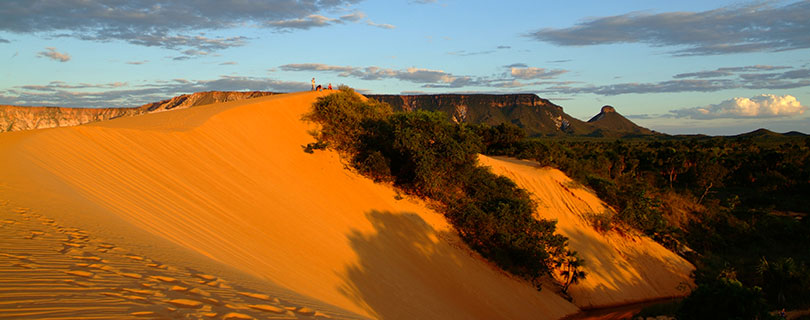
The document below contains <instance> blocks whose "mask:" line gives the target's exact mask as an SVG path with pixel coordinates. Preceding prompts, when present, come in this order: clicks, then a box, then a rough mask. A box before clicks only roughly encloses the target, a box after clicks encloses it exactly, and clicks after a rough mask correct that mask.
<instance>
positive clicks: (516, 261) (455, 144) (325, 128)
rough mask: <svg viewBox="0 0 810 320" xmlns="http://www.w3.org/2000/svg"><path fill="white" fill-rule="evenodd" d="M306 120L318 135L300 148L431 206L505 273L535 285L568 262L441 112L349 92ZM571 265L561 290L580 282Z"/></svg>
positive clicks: (561, 244)
mask: <svg viewBox="0 0 810 320" xmlns="http://www.w3.org/2000/svg"><path fill="white" fill-rule="evenodd" d="M306 118H307V119H308V120H311V121H315V122H318V123H320V124H321V125H322V129H321V131H320V132H319V133H317V135H316V140H317V141H316V142H315V143H312V144H310V145H308V146H306V148H305V150H308V151H310V152H311V151H313V150H315V149H323V148H332V149H335V150H338V151H340V152H341V153H343V155H344V156H345V157H346V158H348V159H349V160H350V163H351V166H352V167H354V168H355V169H356V170H357V171H358V172H360V173H362V174H364V175H366V176H368V177H371V178H373V179H374V180H376V181H386V182H391V183H393V184H394V185H395V186H396V187H397V188H399V190H401V191H402V192H404V193H407V194H411V195H416V196H419V197H423V198H426V199H430V200H433V201H434V202H435V203H437V204H438V207H439V209H440V210H441V211H443V212H444V214H445V215H446V216H447V217H448V219H449V220H450V221H451V222H452V224H453V225H454V226H455V228H456V229H457V230H458V232H459V234H460V235H461V238H462V239H464V241H465V242H466V243H467V244H469V246H470V247H471V248H472V249H474V250H475V251H477V252H479V253H480V254H481V255H482V256H484V257H485V258H487V259H489V260H490V261H493V262H494V263H496V264H497V265H498V266H500V267H501V268H503V269H504V270H506V271H508V272H510V273H512V274H515V275H518V276H521V277H523V278H525V279H528V280H530V281H532V282H533V283H535V284H536V285H537V284H538V283H539V282H537V280H538V278H539V277H541V276H543V275H546V274H548V273H549V272H551V268H552V267H553V266H554V265H555V264H558V261H569V260H570V259H569V260H561V259H565V258H566V257H569V258H570V257H571V255H569V254H568V253H567V250H566V241H567V239H566V238H565V237H563V236H561V235H557V234H554V231H555V222H551V221H545V220H537V219H535V218H534V217H533V213H534V208H535V204H534V203H533V201H532V200H531V198H530V197H529V194H528V193H527V192H526V191H525V190H523V189H520V188H518V187H517V186H516V185H515V183H513V182H512V181H511V180H509V179H507V178H504V177H500V176H497V175H495V174H493V173H491V172H490V171H488V170H487V169H485V168H482V167H479V166H477V165H476V159H477V154H478V153H479V152H481V151H482V140H481V137H479V136H478V134H477V133H476V131H475V130H473V129H472V128H471V127H469V126H467V125H464V124H460V125H459V124H454V123H451V122H449V121H448V120H447V119H446V117H445V116H444V115H443V114H441V113H438V112H428V111H414V112H396V113H395V112H392V111H391V108H390V106H388V105H386V104H382V103H379V102H376V101H374V100H367V101H363V100H362V99H361V98H360V97H359V96H358V95H357V94H355V93H354V91H352V90H351V89H348V88H342V90H341V91H339V92H338V93H335V94H332V95H329V96H326V97H323V98H321V99H319V100H318V101H317V102H316V103H315V105H314V110H313V112H312V113H311V114H309V115H308V116H307V117H306ZM574 257H575V256H574ZM572 261H573V262H574V263H573V264H571V263H569V264H567V265H566V266H567V269H566V270H567V272H569V274H571V277H569V280H567V281H566V282H567V284H566V289H567V287H568V286H569V285H571V284H572V283H576V280H577V279H580V278H582V277H584V276H585V274H584V272H582V270H581V267H582V263H581V260H578V259H574V260H572ZM538 289H539V285H538Z"/></svg>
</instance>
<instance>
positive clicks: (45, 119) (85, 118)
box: [0, 91, 274, 132]
mask: <svg viewBox="0 0 810 320" xmlns="http://www.w3.org/2000/svg"><path fill="white" fill-rule="evenodd" d="M272 94H274V93H272V92H261V91H250V92H222V91H209V92H197V93H193V94H184V95H180V96H177V97H174V98H171V99H167V100H163V101H160V102H154V103H148V104H145V105H143V106H140V107H136V108H61V107H21V106H7V105H5V106H0V132H7V131H22V130H33V129H43V128H54V127H67V126H76V125H80V124H85V123H90V122H96V121H104V120H110V119H115V118H120V117H128V116H135V115H139V114H144V113H152V112H161V111H167V110H173V109H184V108H189V107H194V106H200V105H206V104H212V103H217V102H227V101H235V100H244V99H250V98H256V97H262V96H267V95H272Z"/></svg>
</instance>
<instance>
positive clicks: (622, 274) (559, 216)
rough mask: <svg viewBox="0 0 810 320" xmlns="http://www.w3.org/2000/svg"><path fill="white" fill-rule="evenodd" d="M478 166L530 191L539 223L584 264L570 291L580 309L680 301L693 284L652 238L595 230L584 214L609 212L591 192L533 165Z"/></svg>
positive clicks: (495, 162) (492, 162) (499, 162)
mask: <svg viewBox="0 0 810 320" xmlns="http://www.w3.org/2000/svg"><path fill="white" fill-rule="evenodd" d="M479 162H480V163H481V164H482V165H485V166H488V167H490V168H492V170H493V172H495V173H497V174H500V175H503V176H506V177H508V178H510V179H512V180H513V181H515V183H517V185H518V186H520V187H521V188H524V189H526V190H528V191H529V192H531V193H532V194H533V196H534V199H535V201H536V202H537V212H538V215H539V217H540V218H543V219H549V220H556V221H557V231H558V232H559V233H560V234H562V235H565V236H566V237H568V238H569V241H570V243H569V248H570V249H572V250H575V251H577V252H578V253H579V256H580V257H582V258H584V259H585V261H586V267H585V271H586V272H588V275H587V277H586V278H585V279H584V280H583V281H581V282H580V283H579V284H576V285H574V286H572V287H571V289H570V290H569V291H570V294H571V296H572V297H573V298H574V300H573V302H574V304H576V305H577V306H579V307H580V308H598V307H608V306H615V305H622V304H627V303H632V302H639V301H647V300H654V299H659V298H668V297H679V296H685V295H687V294H688V293H689V288H690V286H692V285H693V283H692V280H691V278H690V277H689V275H690V273H691V272H692V270H694V266H692V264H691V263H689V262H688V261H686V260H685V259H683V258H681V257H680V256H678V255H676V254H675V253H673V252H671V251H669V250H668V249H666V248H664V247H663V246H661V245H660V244H658V243H656V242H655V241H653V240H652V239H650V238H648V237H645V236H640V235H634V234H622V233H620V232H619V231H617V230H611V231H607V232H599V231H597V230H596V229H595V228H594V227H593V226H592V224H591V223H590V222H589V220H588V217H589V215H592V214H595V213H602V212H604V211H606V210H610V209H609V208H608V207H607V206H606V205H605V203H604V202H602V201H601V200H599V198H598V197H597V196H596V195H595V194H593V193H592V192H590V191H588V190H586V189H585V188H584V187H582V186H581V185H579V184H577V183H575V182H574V181H573V180H571V179H570V178H569V177H567V176H566V175H565V174H564V173H563V172H561V171H559V170H557V169H553V168H549V167H542V166H540V165H539V164H537V163H536V162H531V161H526V160H516V159H512V158H506V157H487V156H480V157H479Z"/></svg>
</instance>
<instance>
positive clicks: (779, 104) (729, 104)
mask: <svg viewBox="0 0 810 320" xmlns="http://www.w3.org/2000/svg"><path fill="white" fill-rule="evenodd" d="M806 110H807V107H805V106H802V105H801V103H800V102H799V100H797V99H796V97H794V96H791V95H784V96H777V95H772V94H762V95H759V96H756V97H752V98H734V99H729V100H726V101H723V102H721V103H718V104H711V105H708V106H705V107H695V108H686V109H678V110H672V111H670V112H672V113H674V114H675V116H676V117H680V118H692V119H717V118H775V117H790V116H798V115H801V114H803V113H804V112H805V111H806Z"/></svg>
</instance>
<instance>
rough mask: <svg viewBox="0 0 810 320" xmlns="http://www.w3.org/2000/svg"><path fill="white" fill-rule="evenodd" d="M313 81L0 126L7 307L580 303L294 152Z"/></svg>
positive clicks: (506, 313)
mask: <svg viewBox="0 0 810 320" xmlns="http://www.w3.org/2000/svg"><path fill="white" fill-rule="evenodd" d="M323 94H325V93H322V92H321V93H318V92H305V93H296V94H285V95H278V96H270V97H263V98H256V99H251V100H245V101H237V102H229V103H221V104H213V105H208V106H201V107H196V108H193V109H185V110H176V111H172V112H164V113H159V114H147V115H143V116H137V117H131V118H122V119H116V120H111V121H106V122H100V123H96V124H92V125H85V126H78V127H70V128H55V129H46V130H35V131H29V132H12V133H4V134H2V135H0V204H2V206H0V214H2V217H0V218H1V219H6V220H8V221H12V222H9V223H6V222H3V223H4V224H3V226H2V229H0V231H1V232H3V234H2V237H3V239H13V240H11V241H5V240H4V241H3V242H2V244H0V265H2V266H5V267H2V268H0V281H2V283H3V285H2V287H0V301H2V302H0V318H1V317H4V315H12V317H14V318H26V317H27V318H37V317H38V315H47V316H48V317H53V318H59V317H62V318H82V317H83V318H110V317H112V316H111V315H115V316H114V318H127V317H146V318H155V317H157V318H162V317H191V318H194V317H199V316H211V315H212V314H213V313H215V314H216V315H214V316H215V317H217V318H221V319H248V318H273V317H278V318H295V317H298V318H302V317H303V318H307V317H310V318H313V317H314V318H318V317H330V318H362V317H373V318H385V319H501V318H508V319H556V318H560V317H562V316H564V315H566V314H570V313H573V312H576V311H577V308H576V306H574V305H573V304H570V303H569V302H567V301H565V300H563V299H562V298H560V297H558V296H556V295H555V294H553V292H552V290H543V291H541V292H538V291H536V290H534V289H533V288H531V287H530V286H529V285H527V284H526V283H524V282H522V281H518V280H516V279H514V278H511V277H509V276H507V275H505V274H504V273H503V272H500V271H498V270H497V269H495V268H494V267H492V266H491V265H490V264H488V263H486V262H483V261H482V260H481V259H480V258H479V257H478V256H477V255H475V254H473V253H471V252H470V251H469V250H468V249H466V246H464V245H463V244H462V243H461V241H460V240H459V239H458V237H457V236H456V235H455V233H454V231H453V230H452V228H451V227H450V226H449V225H448V224H447V223H446V221H445V220H444V218H443V217H442V216H441V215H440V214H437V213H436V212H433V211H431V210H429V209H427V208H426V206H425V205H424V204H423V203H420V202H419V201H415V200H410V199H404V200H397V198H398V197H396V193H395V192H394V191H393V190H392V189H391V188H390V187H388V186H385V185H380V184H374V183H373V182H371V181H370V180H368V179H365V178H363V177H360V176H358V175H356V174H353V173H351V172H350V171H347V170H344V164H343V163H341V161H340V158H339V157H338V155H337V154H335V153H333V152H317V153H315V154H307V153H304V152H303V151H302V148H301V145H303V144H306V143H309V142H312V141H313V139H312V138H311V137H310V135H309V134H308V133H307V131H308V130H311V129H313V127H312V125H310V124H306V123H304V122H302V121H301V120H300V119H301V116H302V114H304V113H305V112H308V111H309V108H310V106H311V104H312V103H313V102H314V101H315V99H316V98H317V97H318V96H321V95H323ZM34 214H35V215H34ZM560 225H561V228H562V229H563V230H564V231H565V232H574V231H573V230H572V229H570V228H573V225H568V224H564V223H562V222H561V224H560ZM71 233H73V234H71ZM29 237H30V239H29ZM616 241H618V239H616ZM639 241H643V240H639ZM575 242H576V241H575V240H572V245H573V243H575ZM577 245H581V243H577ZM611 245H614V244H612V243H611ZM615 245H617V246H619V245H621V244H619V243H616V244H615ZM583 251H584V250H583ZM622 252H625V251H622ZM645 253H646V252H645ZM586 257H587V256H586ZM656 257H657V256H656ZM631 262H633V263H635V262H636V261H631ZM650 263H652V262H650ZM9 265H10V267H8V266H9ZM611 270H612V269H611ZM592 274H593V273H592ZM610 275H611V274H608V275H605V277H606V278H605V279H608V278H607V277H608V276H610ZM31 276H33V277H36V279H37V280H36V281H34V280H30V277H31ZM643 276H647V275H646V274H644V275H643ZM592 279H598V277H597V276H594V277H593V278H592ZM610 279H612V280H615V281H619V279H626V280H627V281H637V280H635V278H633V274H631V273H627V274H622V275H621V276H614V277H613V278H610ZM639 281H640V280H639ZM599 283H602V284H606V283H608V282H607V280H603V281H602V282H599ZM668 284H669V283H662V284H661V286H662V287H666V286H667V285H668ZM589 285H590V283H585V285H584V286H583V287H588V286H589ZM42 287H52V288H54V289H53V290H54V292H55V293H54V294H53V295H45V294H44V293H43V291H42V289H41V288H42ZM631 287H632V286H631ZM619 288H624V287H623V286H619V284H617V285H616V287H615V288H614V287H609V288H608V289H607V290H602V291H600V290H599V289H598V288H593V289H591V290H590V291H588V290H586V289H583V290H581V293H580V291H575V297H577V300H576V301H581V300H582V299H594V301H599V302H603V301H619V300H620V299H619V298H613V299H612V300H611V299H606V298H604V297H608V296H609V295H608V294H607V293H606V292H614V291H612V290H614V289H619ZM633 288H634V287H633ZM79 292H80V293H81V294H79ZM638 292H639V293H640V295H643V294H648V293H650V292H651V291H649V290H648V291H643V290H641V289H638ZM655 293H659V292H657V291H656V292H655ZM588 294H591V296H594V297H595V298H589V297H590V296H588ZM600 299H601V300H600ZM10 312H18V313H10Z"/></svg>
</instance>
